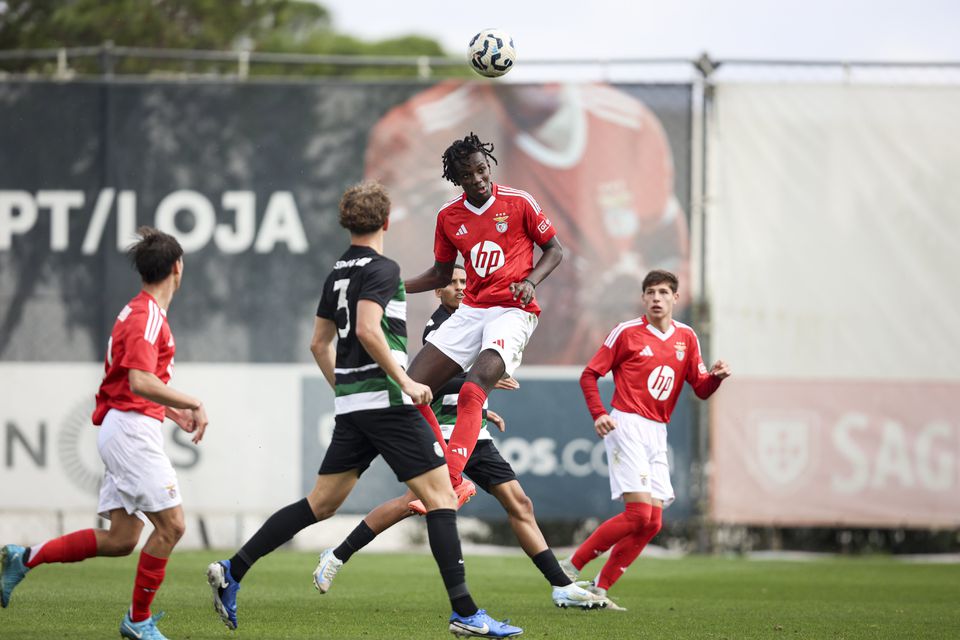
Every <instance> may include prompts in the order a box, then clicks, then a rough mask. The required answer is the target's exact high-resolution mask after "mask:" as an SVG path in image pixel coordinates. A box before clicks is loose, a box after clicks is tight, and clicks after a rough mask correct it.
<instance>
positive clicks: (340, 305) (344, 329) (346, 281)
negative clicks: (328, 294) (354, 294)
mask: <svg viewBox="0 0 960 640" xmlns="http://www.w3.org/2000/svg"><path fill="white" fill-rule="evenodd" d="M349 286H350V278H341V279H340V280H335V281H334V282H333V290H334V291H337V292H339V294H340V295H339V297H338V298H337V334H338V335H339V336H340V337H341V338H346V337H347V335H349V334H350V307H349V306H348V304H347V287H349ZM341 311H343V315H342V316H341V314H340V312H341ZM341 320H342V322H341Z"/></svg>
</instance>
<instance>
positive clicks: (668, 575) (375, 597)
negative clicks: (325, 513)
mask: <svg viewBox="0 0 960 640" xmlns="http://www.w3.org/2000/svg"><path fill="white" fill-rule="evenodd" d="M222 556H223V554H217V553H211V552H184V553H177V554H175V555H174V557H173V559H172V560H171V562H170V565H169V566H168V569H167V580H166V582H165V583H164V586H163V589H162V590H161V591H160V593H159V594H158V597H157V601H156V603H155V606H154V611H157V610H166V612H167V617H166V618H165V619H164V620H163V622H162V623H161V625H160V628H161V630H162V631H163V632H164V633H165V634H166V635H167V636H168V637H170V638H171V639H178V638H183V639H186V638H189V639H201V638H204V639H205V638H221V639H222V638H238V639H240V638H269V639H274V638H277V639H279V638H311V639H315V638H324V639H327V638H362V639H374V638H390V639H395V638H446V637H452V636H450V635H449V633H448V632H447V631H446V628H447V625H446V619H447V616H448V615H449V610H448V605H447V601H446V598H445V595H444V591H443V587H442V584H441V582H440V577H439V575H438V573H437V570H436V567H435V565H434V564H433V559H432V558H431V557H430V556H429V555H425V554H389V555H387V554H372V553H371V554H366V555H364V554H359V555H357V556H355V557H354V558H353V560H351V561H350V563H349V564H348V565H346V566H345V567H344V568H343V570H341V572H340V574H339V575H338V576H337V580H336V582H335V583H334V587H333V589H332V590H331V591H330V593H328V594H326V595H322V596H321V595H320V594H319V593H318V592H316V591H315V590H314V589H313V586H312V583H311V576H310V574H311V572H312V571H313V567H314V564H315V558H316V556H315V555H314V554H309V553H294V552H286V551H282V552H277V553H275V554H273V555H271V556H268V557H267V558H265V559H263V560H262V561H261V562H260V563H258V564H257V565H256V567H254V569H253V570H252V571H251V572H250V573H249V574H248V575H247V577H246V579H245V580H244V582H243V589H241V591H240V597H239V603H240V610H239V616H240V628H239V629H238V630H237V631H234V632H231V631H228V630H227V629H226V628H225V627H224V626H223V625H222V624H221V623H220V620H219V618H217V616H216V614H215V613H214V612H213V609H212V606H211V604H210V600H209V599H210V596H209V589H208V587H207V585H206V580H205V577H204V569H205V567H206V565H207V563H208V562H210V561H212V560H215V559H218V558H219V557H222ZM135 564H136V556H135V555H134V556H131V557H129V558H124V559H108V558H102V559H96V560H89V561H86V562H83V563H79V564H73V565H53V566H42V567H40V568H39V569H37V570H35V571H33V572H31V573H30V574H29V575H28V576H27V578H26V580H24V582H23V583H22V584H21V585H20V586H19V587H18V588H17V590H16V592H15V593H14V596H13V599H12V602H11V604H10V607H9V608H7V609H4V610H0V638H3V639H4V640H7V639H10V640H13V639H19V638H44V639H47V638H113V637H119V634H118V631H117V628H118V625H119V623H120V618H121V617H122V615H123V613H124V611H125V609H126V607H127V606H128V603H129V596H130V590H131V587H132V582H133V572H134V569H135ZM594 565H596V568H597V569H599V566H600V564H599V561H598V562H595V563H594ZM594 565H591V566H590V567H588V570H589V571H590V575H593V570H594ZM467 577H468V580H469V583H470V588H471V591H472V592H473V594H474V597H475V599H476V600H477V602H478V603H479V604H480V606H481V607H485V608H487V609H489V610H490V612H491V613H492V614H493V615H495V616H498V617H501V618H502V617H510V618H511V619H512V620H513V622H514V623H515V624H518V625H520V626H522V627H524V629H525V634H524V635H525V636H526V637H532V638H548V639H551V640H552V639H563V638H584V639H592V638H717V639H720V638H729V639H731V640H734V639H739V638H773V639H787V638H790V639H794V638H836V639H840V638H850V639H852V638H897V639H898V640H903V639H907V638H909V639H912V638H960V604H958V603H960V566H958V565H932V564H905V563H901V562H898V561H895V560H892V559H889V558H857V559H830V560H817V561H813V562H772V561H762V562H760V561H747V560H742V559H731V558H714V557H688V558H684V559H680V560H657V559H644V558H641V559H640V560H639V561H638V562H637V563H636V564H635V565H634V566H633V568H631V570H630V572H629V573H628V574H627V575H625V576H624V577H623V578H622V579H621V580H620V582H619V583H618V584H617V585H616V587H615V588H614V589H613V590H612V591H611V596H613V597H615V599H616V600H617V602H618V603H619V604H620V605H621V606H624V607H627V609H628V610H627V611H625V612H620V611H571V610H561V609H556V608H555V607H554V606H553V604H552V603H551V601H550V590H549V587H548V585H547V584H546V582H545V581H544V580H543V578H542V577H541V576H540V574H539V572H537V570H536V569H535V568H534V567H533V564H532V563H530V562H529V561H528V560H527V559H526V558H525V557H524V556H518V555H511V556H476V557H470V556H468V557H467Z"/></svg>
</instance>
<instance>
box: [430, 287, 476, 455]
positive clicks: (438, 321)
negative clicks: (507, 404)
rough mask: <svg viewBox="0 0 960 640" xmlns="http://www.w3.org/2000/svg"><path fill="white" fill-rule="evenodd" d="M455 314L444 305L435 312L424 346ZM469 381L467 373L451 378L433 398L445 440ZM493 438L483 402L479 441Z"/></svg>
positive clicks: (451, 427)
mask: <svg viewBox="0 0 960 640" xmlns="http://www.w3.org/2000/svg"><path fill="white" fill-rule="evenodd" d="M452 315H453V314H452V313H450V311H449V310H447V308H446V307H445V306H443V305H442V304H441V305H440V306H439V307H437V310H436V311H434V312H433V315H432V316H430V319H429V320H427V325H426V326H425V327H424V328H423V344H427V338H428V337H429V336H430V334H431V333H433V332H434V331H436V330H437V329H438V328H440V325H442V324H443V323H444V322H446V321H447V320H449V319H450V316H452ZM466 381H467V373H466V372H465V371H464V372H461V373H460V374H458V375H456V376H454V377H453V378H450V380H448V381H447V383H446V384H444V385H443V386H442V387H440V388H439V389H438V390H437V393H436V394H434V396H433V402H432V403H431V404H430V409H431V411H433V414H434V415H435V416H437V422H439V423H440V431H442V432H443V439H444V440H449V439H450V434H452V433H453V427H454V425H456V424H457V398H458V397H459V395H460V388H461V387H462V386H463V383H464V382H466ZM492 437H493V436H491V435H490V432H489V431H487V401H486V400H484V401H483V413H482V414H481V417H480V434H479V435H478V436H477V440H490V439H491V438H492Z"/></svg>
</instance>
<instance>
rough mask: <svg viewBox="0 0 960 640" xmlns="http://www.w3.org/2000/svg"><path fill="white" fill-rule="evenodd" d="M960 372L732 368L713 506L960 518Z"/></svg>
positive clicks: (734, 510)
mask: <svg viewBox="0 0 960 640" xmlns="http://www.w3.org/2000/svg"><path fill="white" fill-rule="evenodd" d="M958 395H960V384H958V383H955V382H884V381H866V380H864V381H851V380H837V381H794V380H756V379H731V380H730V381H729V382H728V383H727V384H725V385H724V389H723V393H720V394H718V395H717V398H716V400H715V401H714V403H713V406H712V419H711V429H710V440H711V460H712V461H713V472H712V483H711V496H712V497H711V514H712V516H713V518H714V519H716V520H718V521H721V522H733V523H742V524H757V525H779V526H811V525H819V526H836V525H841V526H865V527H873V526H880V527H907V528H921V527H922V528H926V527H956V526H958V525H960V472H958V465H957V460H958V456H960V424H958V421H960V418H958V417H957V411H956V406H957V405H956V398H957V396H958Z"/></svg>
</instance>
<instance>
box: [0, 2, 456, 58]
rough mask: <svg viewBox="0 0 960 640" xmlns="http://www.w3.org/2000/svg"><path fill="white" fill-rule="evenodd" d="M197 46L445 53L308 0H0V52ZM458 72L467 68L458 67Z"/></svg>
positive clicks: (332, 52)
mask: <svg viewBox="0 0 960 640" xmlns="http://www.w3.org/2000/svg"><path fill="white" fill-rule="evenodd" d="M107 42H111V43H112V44H113V45H115V46H117V47H144V48H150V49H193V50H213V51H236V52H238V53H239V52H240V51H244V50H246V51H251V52H272V53H297V54H326V55H368V56H398V55H400V56H430V57H444V56H446V53H445V52H444V51H443V48H442V47H441V46H440V44H439V43H438V42H437V41H436V40H434V39H432V38H428V37H425V36H420V35H408V36H402V37H397V38H390V39H386V40H379V41H365V40H361V39H359V38H356V37H353V36H351V35H349V34H344V33H340V32H338V31H337V30H336V28H335V26H334V20H333V16H332V15H331V14H330V12H329V11H328V10H327V9H326V8H325V7H323V6H322V5H320V4H316V3H314V2H307V1H301V0H244V1H239V0H236V1H227V2H224V1H223V0H111V1H109V2H104V1H103V0H0V51H2V50H15V49H60V48H71V47H98V46H101V45H103V44H104V43H107ZM114 62H115V65H114V71H116V72H117V73H152V74H156V73H183V72H186V73H204V74H211V73H212V74H217V73H231V72H233V71H235V68H236V67H235V63H234V62H229V63H226V62H211V61H198V60H193V61H189V62H185V61H184V60H165V59H155V58H148V57H135V56H123V57H119V58H117V59H116V60H115V61H114ZM53 64H54V63H53V62H52V61H50V60H5V61H3V64H2V68H4V69H5V70H7V71H11V72H19V73H23V72H39V73H43V72H49V71H51V67H52V65H53ZM102 64H103V62H102V61H101V60H97V59H93V58H84V59H72V60H71V61H70V67H71V68H72V69H73V70H74V71H76V72H78V73H99V72H101V71H102ZM373 72H376V73H377V74H378V75H383V74H384V73H385V72H386V73H388V74H390V75H416V69H415V68H414V67H412V66H411V67H407V68H397V69H384V68H359V67H333V66H330V65H276V64H269V65H267V64H251V66H250V73H251V74H269V75H283V74H286V73H296V74H298V75H304V74H306V75H314V74H318V75H366V74H369V73H373ZM458 72H460V71H459V70H458Z"/></svg>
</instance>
